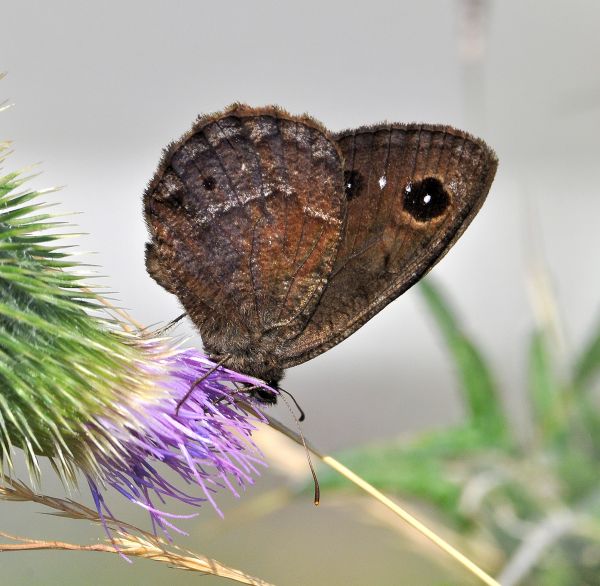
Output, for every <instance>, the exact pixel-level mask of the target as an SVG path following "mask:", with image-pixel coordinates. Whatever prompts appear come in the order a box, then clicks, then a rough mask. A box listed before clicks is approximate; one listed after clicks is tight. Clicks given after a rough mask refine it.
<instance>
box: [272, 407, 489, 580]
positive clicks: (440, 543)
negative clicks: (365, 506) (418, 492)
mask: <svg viewBox="0 0 600 586" xmlns="http://www.w3.org/2000/svg"><path fill="white" fill-rule="evenodd" d="M264 415H265V417H266V418H267V420H268V422H269V425H270V426H271V427H273V428H274V429H276V430H277V431H279V432H281V433H283V434H284V435H285V436H287V437H288V438H290V439H291V440H293V441H295V442H296V443H298V444H300V445H306V447H307V448H308V449H309V450H310V451H311V452H312V453H313V454H314V455H315V456H316V457H317V458H319V459H320V460H321V461H322V462H323V463H324V464H327V466H329V467H330V468H333V469H334V470H335V471H336V472H337V473H338V474H341V475H342V476H344V477H345V478H347V479H348V480H349V481H350V482H352V483H354V484H355V485H356V486H358V487H359V488H360V489H361V490H364V491H365V492H366V493H367V494H369V495H371V496H372V497H373V498H375V499H376V500H378V501H379V502H380V503H381V504H382V505H384V506H385V507H387V508H388V509H390V510H391V511H392V512H393V513H395V514H396V515H397V516H398V517H400V518H401V519H402V520H403V521H405V522H406V523H408V524H409V525H410V526H411V527H413V528H414V529H416V530H417V531H418V532H419V533H420V534H421V535H423V536H424V537H426V538H427V539H429V540H430V541H431V542H432V543H433V544H435V545H436V546H437V547H439V548H440V549H441V550H442V551H444V552H445V553H446V554H447V555H449V556H450V557H452V558H454V559H455V560H456V561H457V562H458V563H459V564H461V565H462V566H464V567H465V568H466V569H467V570H468V571H469V572H471V573H472V574H474V575H475V576H477V577H478V578H479V579H480V580H481V581H482V582H483V583H484V584H487V585H488V586H501V585H500V583H499V582H497V581H496V580H494V578H492V577H491V576H490V575H489V574H487V573H486V572H484V571H483V570H482V569H481V568H480V567H479V566H478V565H477V564H475V562H473V561H471V560H470V559H469V558H468V557H467V556H465V555H464V554H462V553H461V552H460V551H458V550H457V549H456V548H455V547H453V546H452V545H450V544H449V543H448V542H447V541H445V540H444V539H442V538H441V537H440V536H439V535H437V534H436V533H434V532H433V531H432V530H431V529H429V528H428V527H427V526H426V525H424V524H423V523H421V521H419V520H418V519H417V518H415V517H413V515H411V514H410V513H409V512H407V511H406V510H404V509H403V508H402V507H401V506H399V505H398V504H396V503H395V502H394V501H392V500H391V499H390V498H388V497H386V496H385V495H384V494H383V493H382V492H380V491H379V490H377V489H376V488H375V487H374V486H373V485H371V484H369V483H368V482H367V481H366V480H363V479H362V478H361V477H360V476H358V474H355V473H354V472H352V470H350V469H349V468H347V467H346V466H344V465H343V464H342V463H341V462H338V461H337V460H336V459H335V458H333V457H331V456H327V455H325V454H321V453H320V452H319V451H318V450H316V449H315V448H314V447H313V446H311V445H310V444H309V443H308V442H303V441H302V438H301V437H300V436H299V435H298V434H297V433H295V432H294V431H292V430H291V429H289V428H288V427H287V426H285V425H284V424H283V423H281V422H279V421H277V420H276V419H274V418H273V417H271V416H269V415H266V414H264Z"/></svg>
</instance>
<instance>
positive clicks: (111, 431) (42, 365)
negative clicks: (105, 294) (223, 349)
mask: <svg viewBox="0 0 600 586" xmlns="http://www.w3.org/2000/svg"><path fill="white" fill-rule="evenodd" d="M7 146H8V145H7V144H0V161H1V160H3V159H4V158H5V155H6V150H7ZM2 155H4V156H2ZM25 179H26V178H24V177H22V176H21V175H20V174H19V173H10V174H8V175H5V176H3V177H0V460H1V463H2V468H3V470H7V471H8V472H9V473H10V471H11V469H12V466H13V462H12V455H13V450H14V448H15V447H16V448H21V449H22V450H23V451H24V453H25V456H26V461H27V464H28V468H29V472H30V475H31V477H32V479H33V480H34V481H35V480H38V479H39V475H40V468H39V465H38V458H39V457H40V456H45V457H47V458H49V459H50V461H51V463H52V464H53V466H54V468H55V470H56V471H57V472H58V474H59V475H60V476H61V478H62V479H63V481H64V482H65V483H68V484H74V483H75V482H76V476H77V473H78V472H82V473H83V474H84V475H85V476H86V478H87V480H88V483H89V486H90V488H91V491H92V495H93V498H94V501H95V503H96V507H97V508H98V512H99V513H100V515H101V516H102V515H109V516H110V511H109V510H108V509H107V507H106V505H105V502H104V498H103V490H104V489H105V488H108V487H112V488H114V489H115V490H116V491H118V492H119V493H120V494H122V495H123V496H125V497H126V498H127V499H129V500H130V501H132V502H134V503H136V504H138V505H140V506H141V507H143V508H145V509H146V510H147V511H148V512H149V514H150V516H151V518H152V522H153V525H154V528H155V530H156V528H157V527H159V528H161V529H162V530H164V531H165V532H168V529H169V527H172V525H171V523H170V522H169V521H168V520H167V519H168V518H169V517H170V516H171V515H169V514H168V513H167V512H166V511H164V510H163V509H164V508H165V506H166V501H167V499H169V498H171V499H175V500H179V501H183V502H185V503H187V504H189V505H194V506H195V505H199V504H201V503H202V502H205V501H209V502H210V503H211V504H212V505H213V506H214V507H215V508H216V510H217V511H219V509H218V507H217V505H216V502H215V499H214V494H215V492H216V491H217V490H218V489H219V488H228V489H229V490H231V491H232V492H233V493H234V494H236V495H237V494H238V490H239V489H240V488H243V487H245V486H246V485H248V484H249V483H251V482H252V481H253V478H254V477H255V476H256V474H257V473H258V472H257V468H256V465H257V464H258V463H262V462H261V459H260V455H259V454H258V451H257V449H256V447H255V446H254V444H253V443H252V439H251V434H252V431H253V430H254V423H255V422H256V421H257V420H260V419H261V418H262V416H261V415H260V413H259V412H258V411H257V412H256V416H255V417H253V416H250V415H248V413H247V411H245V410H244V409H243V408H242V407H241V406H239V405H238V404H237V402H236V401H237V400H238V399H239V398H240V395H239V390H238V387H237V386H236V385H239V383H247V384H251V385H254V384H260V383H259V382H258V381H256V380H255V379H252V378H250V377H246V376H243V375H240V374H238V373H235V372H232V371H229V370H227V369H224V368H218V369H217V370H216V371H214V372H212V373H211V372H210V371H211V370H212V369H213V368H214V367H215V365H214V363H212V362H211V361H210V360H208V359H207V358H206V357H204V356H202V355H201V354H199V353H198V352H196V351H194V350H182V349H179V348H177V347H175V346H174V345H173V344H172V343H171V342H169V341H168V340H167V339H165V338H161V337H159V336H151V335H149V334H148V333H144V332H141V333H140V332H137V333H136V332H135V331H132V330H131V328H129V331H127V328H126V329H123V328H122V327H120V326H122V325H123V324H122V323H121V320H120V319H118V318H116V317H115V315H113V313H114V312H113V313H107V311H106V307H105V304H106V302H105V300H104V299H103V298H102V297H101V296H100V295H99V294H98V293H97V292H95V291H93V290H90V289H88V288H86V287H84V286H83V282H82V276H81V275H80V274H76V272H75V269H78V268H79V269H80V268H81V265H78V263H76V262H75V261H74V259H73V257H72V256H69V254H68V252H67V250H66V247H64V245H59V243H60V241H61V240H62V239H64V238H65V237H66V236H67V234H63V233H56V230H57V229H58V228H64V226H65V225H64V224H63V223H61V222H58V221H56V218H55V216H54V215H52V214H49V213H46V212H45V211H44V208H45V207H47V206H45V205H43V204H42V203H40V201H39V196H40V195H41V193H42V192H36V191H27V190H24V191H22V190H21V191H19V189H20V188H21V186H22V185H23V182H24V181H25ZM207 374H208V376H207V378H206V379H205V380H203V381H202V382H201V383H200V384H197V385H195V386H194V390H193V392H192V393H191V394H190V396H189V397H188V398H187V400H186V401H185V403H184V404H183V405H182V406H181V408H179V409H177V406H178V404H179V403H180V401H181V400H182V399H183V398H184V396H185V395H186V394H187V393H188V391H189V390H190V388H191V387H192V385H193V384H194V382H195V381H197V380H198V379H199V378H201V377H203V376H204V375H207ZM165 467H166V468H168V469H170V470H172V471H173V472H175V473H176V475H177V476H178V477H179V479H180V480H181V481H183V483H185V484H186V485H187V488H186V490H183V489H182V488H179V487H178V486H176V484H173V483H171V482H169V481H168V480H167V479H166V477H165V476H164V474H163V470H164V469H165ZM190 485H196V490H192V489H191V488H190ZM219 512H220V511H219Z"/></svg>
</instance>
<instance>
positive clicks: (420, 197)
mask: <svg viewBox="0 0 600 586" xmlns="http://www.w3.org/2000/svg"><path fill="white" fill-rule="evenodd" d="M403 197H404V200H403V207H404V210H405V211H406V212H408V213H409V214H410V215H411V216H412V217H413V218H414V219H415V220H417V222H429V221H430V220H433V219H435V218H437V217H439V216H441V215H443V214H444V213H445V212H446V210H447V209H448V208H449V207H450V195H449V194H448V192H447V191H446V190H445V189H444V186H443V185H442V182H441V181H440V180H439V179H437V178H436V177H425V178H424V179H421V180H420V181H414V182H413V181H410V182H409V183H408V184H407V185H406V187H405V188H404V196H403Z"/></svg>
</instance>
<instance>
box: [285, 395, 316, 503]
mask: <svg viewBox="0 0 600 586" xmlns="http://www.w3.org/2000/svg"><path fill="white" fill-rule="evenodd" d="M279 390H280V391H283V389H279ZM284 392H285V393H286V394H287V395H289V396H290V397H292V395H290V393H289V392H288V391H284ZM281 398H282V400H283V402H284V403H285V406H286V407H287V408H288V410H289V412H290V413H291V415H292V417H293V419H294V421H295V422H296V428H297V429H298V435H299V436H300V439H301V440H302V445H303V446H304V450H305V452H306V459H307V460H308V465H309V467H310V473H311V474H312V477H313V482H314V483H315V497H314V499H313V502H314V503H315V506H317V507H318V506H319V503H320V502H321V487H320V486H319V479H318V478H317V473H316V472H315V468H314V466H313V463H312V459H311V457H310V450H309V449H308V446H307V445H306V440H305V439H304V434H303V433H302V427H301V425H300V421H302V420H301V419H298V418H297V417H296V415H295V414H294V411H293V409H292V407H291V406H290V404H289V403H288V401H287V399H286V398H285V397H284V396H283V395H282V396H281ZM292 399H293V401H294V403H296V406H297V407H298V403H297V402H296V400H295V399H294V397H292ZM298 409H300V407H298ZM300 411H301V412H302V409H300ZM302 415H304V412H302Z"/></svg>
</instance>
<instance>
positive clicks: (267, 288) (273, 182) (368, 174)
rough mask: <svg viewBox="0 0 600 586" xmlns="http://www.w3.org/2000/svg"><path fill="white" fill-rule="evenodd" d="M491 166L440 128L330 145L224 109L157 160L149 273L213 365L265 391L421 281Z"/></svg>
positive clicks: (289, 126) (335, 140)
mask: <svg viewBox="0 0 600 586" xmlns="http://www.w3.org/2000/svg"><path fill="white" fill-rule="evenodd" d="M496 165H497V161H496V158H495V155H494V153H493V151H491V149H489V148H488V147H487V146H486V145H485V144H484V143H483V141H480V140H478V139H475V138H473V137H471V136H470V135H468V134H466V133H464V132H461V131H457V130H455V129H453V128H450V127H442V126H432V125H417V124H414V125H402V124H382V125H377V126H372V127H364V128H359V129H356V130H351V131H345V132H341V133H337V134H332V133H329V132H328V131H327V130H326V129H325V128H324V127H323V126H322V125H321V124H319V123H318V122H316V121H315V120H313V119H312V118H310V117H308V116H301V117H296V116H291V115H290V114H288V113H287V112H285V111H283V110H281V109H279V108H276V107H266V108H250V107H247V106H242V105H234V106H232V107H230V108H229V109H227V110H225V111H224V112H222V113H219V114H216V115H212V116H206V117H201V118H199V119H198V120H197V122H196V123H195V124H194V126H193V127H192V129H191V130H190V131H189V132H188V133H187V134H186V135H184V136H183V137H182V138H181V139H180V140H179V141H177V142H175V143H173V144H172V145H170V146H169V147H168V148H167V149H166V151H165V153H164V156H163V159H162V160H161V163H160V164H159V167H158V170H157V172H156V174H155V176H154V178H153V179H152V180H151V182H150V184H149V186H148V189H147V190H146V193H145V195H144V208H145V217H146V221H147V224H148V227H149V232H150V236H151V241H150V242H149V243H148V245H147V249H146V265H147V269H148V272H149V273H150V275H151V276H152V277H153V278H154V279H155V280H156V281H157V282H158V283H159V284H160V285H162V286H163V287H164V288H165V289H167V290H168V291H170V292H171V293H174V294H175V295H177V297H178V298H179V300H180V301H181V303H182V305H183V306H184V308H185V310H186V312H187V314H188V315H189V316H190V318H191V319H192V321H193V322H194V324H195V325H196V327H197V328H198V330H199V331H200V334H201V336H202V341H203V344H204V346H205V350H206V351H207V353H208V354H209V355H210V356H211V357H212V358H213V359H215V360H219V361H220V360H223V361H224V364H225V365H226V366H228V367H229V368H233V369H235V370H238V371H240V372H244V373H247V374H250V375H253V376H256V377H258V378H261V379H263V380H266V381H269V382H271V383H272V384H276V383H277V381H279V380H280V379H281V377H282V375H283V371H284V369H285V368H289V367H290V366H293V365H295V364H300V363H302V362H305V361H306V360H309V359H310V358H312V357H314V356H316V355H318V354H320V353H322V352H324V351H325V350H327V349H328V348H330V347H332V346H334V345H336V344H337V343H339V342H340V341H342V340H343V339H345V338H346V337H347V336H348V335H350V334H351V333H352V332H354V331H355V330H356V329H358V328H359V327H360V326H361V325H363V324H364V323H365V322H366V321H368V319H370V318H371V317H372V316H373V315H375V314H376V313H377V312H378V311H380V310H381V309H382V308H383V307H384V306H385V305H387V304H388V303H389V302H391V301H392V300H393V299H395V298H396V297H397V296H398V295H400V294H401V293H402V292H404V291H405V290H406V289H407V288H408V287H410V286H411V285H412V284H414V283H415V282H416V281H417V280H418V279H419V278H420V277H422V276H423V275H424V274H425V273H426V272H427V271H428V270H429V269H430V268H431V267H432V266H433V265H434V264H435V263H436V262H437V261H438V260H439V259H440V258H441V257H442V256H443V255H444V254H445V253H446V252H447V250H448V249H449V248H450V247H451V246H452V244H453V243H454V242H455V241H456V239H457V238H458V237H459V236H460V234H461V233H462V231H463V230H464V229H465V228H466V226H467V225H468V224H469V222H470V221H471V219H472V218H473V217H474V215H475V214H476V212H477V210H478V209H479V207H480V206H481V204H482V203H483V201H484V199H485V196H486V194H487V192H488V190H489V187H490V184H491V181H492V179H493V176H494V173H495V169H496Z"/></svg>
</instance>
